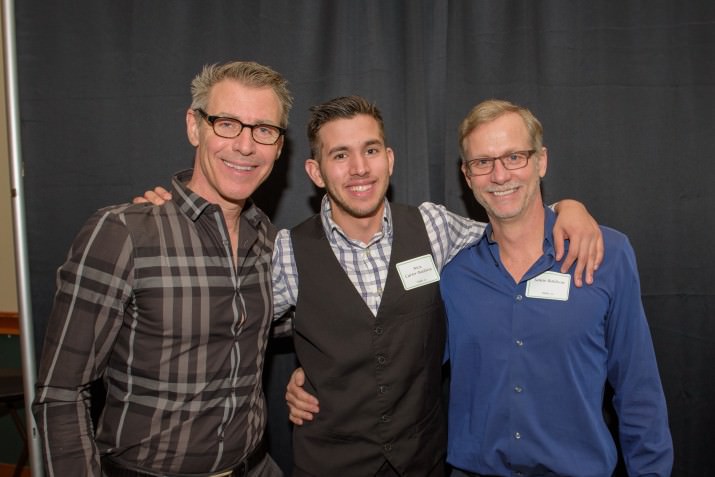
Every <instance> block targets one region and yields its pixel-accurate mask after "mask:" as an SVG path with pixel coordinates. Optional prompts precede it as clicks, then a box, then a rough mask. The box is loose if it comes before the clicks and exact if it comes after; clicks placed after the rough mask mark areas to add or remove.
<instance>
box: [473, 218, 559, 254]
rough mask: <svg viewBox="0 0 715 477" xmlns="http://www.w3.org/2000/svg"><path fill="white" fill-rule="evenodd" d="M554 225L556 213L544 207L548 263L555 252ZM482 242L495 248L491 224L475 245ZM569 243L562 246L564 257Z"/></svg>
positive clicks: (545, 251)
mask: <svg viewBox="0 0 715 477" xmlns="http://www.w3.org/2000/svg"><path fill="white" fill-rule="evenodd" d="M555 223H556V213H555V212H554V211H553V210H551V208H550V207H544V256H545V257H549V258H550V262H553V261H554V258H555V256H556V252H555V250H554V224H555ZM482 240H485V241H486V245H487V246H488V247H489V248H490V249H492V248H493V247H496V246H497V243H496V242H495V241H494V239H492V224H491V222H490V223H489V224H487V227H486V229H484V235H482V237H481V238H480V239H479V240H478V241H477V244H478V243H479V242H481V241H482ZM568 247H569V242H568V240H567V241H566V243H565V244H564V257H565V256H566V254H567V253H568Z"/></svg>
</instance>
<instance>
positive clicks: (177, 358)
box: [35, 171, 275, 476]
mask: <svg viewBox="0 0 715 477" xmlns="http://www.w3.org/2000/svg"><path fill="white" fill-rule="evenodd" d="M190 176H191V171H185V172H183V173H180V174H178V175H177V176H176V177H175V178H174V181H173V188H174V190H173V194H174V200H173V201H169V202H167V203H166V204H165V205H162V206H152V205H148V204H141V205H120V206H114V207H109V208H106V209H102V210H100V211H98V212H97V213H95V214H94V215H93V216H92V217H91V218H90V220H89V221H88V222H87V223H86V224H85V226H84V227H83V228H82V230H81V231H80V233H79V235H78V236H77V238H76V239H75V241H74V243H73V245H72V248H71V250H70V252H69V255H68V258H67V261H66V262H65V263H64V264H63V265H62V266H61V267H60V269H59V271H58V275H57V294H56V297H55V302H54V306H53V310H52V314H51V316H50V319H49V322H48V328H47V333H46V338H45V347H44V350H43V356H42V359H41V364H40V372H39V378H38V389H37V397H36V403H35V413H36V415H37V420H38V424H39V427H40V429H41V431H42V434H43V438H42V441H43V444H44V451H45V457H46V461H47V464H48V473H49V475H50V476H52V475H55V476H70V475H72V476H74V475H96V476H99V475H101V472H100V460H99V456H100V455H104V454H108V455H111V456H112V457H113V458H114V459H115V460H117V461H118V462H120V463H122V464H126V465H129V466H131V467H137V468H140V469H147V470H149V469H150V470H153V471H157V472H167V473H199V472H211V471H215V470H219V469H225V468H227V467H229V466H230V465H231V464H234V463H236V462H239V461H240V460H241V459H243V458H244V457H245V456H246V454H247V453H248V451H250V450H251V449H253V448H254V447H255V445H256V444H257V443H258V441H259V440H260V439H261V437H262V435H263V430H264V427H265V411H264V398H263V393H262V387H261V378H262V369H263V360H264V354H265V348H266V342H267V337H268V331H269V328H270V324H271V318H272V315H273V313H272V303H271V281H270V276H271V254H272V250H273V245H274V238H275V229H274V228H273V226H272V225H271V223H270V221H269V220H268V218H267V217H266V216H265V215H264V214H263V212H261V211H260V210H259V209H258V208H257V207H255V206H254V205H253V204H252V203H251V202H250V201H248V203H247V204H246V207H245V208H244V210H243V212H242V213H241V216H240V220H239V225H238V227H239V244H238V263H233V259H232V254H231V247H230V241H229V234H228V229H227V225H226V223H225V221H224V218H223V214H222V212H221V210H220V209H219V208H218V207H217V206H216V205H213V204H209V203H208V202H206V201H205V200H203V199H202V198H201V197H199V196H198V195H196V194H194V193H193V192H192V191H191V190H189V189H187V188H186V186H185V183H186V181H188V179H189V178H190ZM99 378H103V380H104V383H105V385H106V388H107V395H106V404H105V408H104V413H103V415H102V417H101V418H100V420H99V423H98V427H97V430H96V433H95V432H94V431H93V428H92V425H91V422H90V418H89V394H88V389H89V384H90V383H91V382H92V381H94V380H96V379H99Z"/></svg>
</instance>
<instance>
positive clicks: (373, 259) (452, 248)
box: [273, 196, 486, 318]
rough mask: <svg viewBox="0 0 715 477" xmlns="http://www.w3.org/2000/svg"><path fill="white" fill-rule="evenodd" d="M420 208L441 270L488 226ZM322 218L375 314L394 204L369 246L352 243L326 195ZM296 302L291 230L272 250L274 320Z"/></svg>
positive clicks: (387, 257)
mask: <svg viewBox="0 0 715 477" xmlns="http://www.w3.org/2000/svg"><path fill="white" fill-rule="evenodd" d="M418 208H419V211H420V213H421V214H422V219H423V220H424V222H425V228H426V229H427V236H428V237H429V239H430V244H431V246H432V254H433V256H434V261H435V265H436V267H437V270H439V271H441V270H442V267H443V266H444V265H445V264H446V263H447V262H448V261H450V260H451V259H452V258H453V257H454V256H455V255H456V254H457V253H458V252H459V251H460V250H462V249H463V248H465V247H466V246H468V245H470V244H472V243H474V242H476V241H477V240H478V239H479V238H480V237H481V236H482V234H483V233H484V228H485V227H486V224H484V223H481V222H475V221H474V220H471V219H467V218H465V217H462V216H460V215H457V214H454V213H452V212H449V211H448V210H447V209H446V208H445V207H444V206H442V205H437V204H433V203H431V202H424V203H423V204H422V205H420V206H419V207H418ZM320 216H321V218H322V221H323V227H324V229H325V235H326V236H327V238H328V241H329V242H330V247H331V248H332V249H333V253H335V257H336V258H337V259H338V262H340V265H341V266H342V267H343V270H345V273H347V275H348V277H349V278H350V281H351V282H352V283H353V285H355V289H356V290H357V291H358V292H359V293H360V296H362V299H363V300H364V301H365V303H366V304H367V306H368V307H369V308H370V310H372V313H373V315H376V314H377V310H378V308H379V307H380V300H381V299H382V290H383V289H384V286H385V280H386V279H387V269H388V266H389V264H390V254H391V253H392V237H393V233H392V213H391V212H390V203H389V202H388V201H387V200H385V216H384V219H383V227H382V229H381V230H380V231H379V232H378V233H376V234H375V235H374V236H373V237H372V240H370V242H369V243H363V242H360V241H357V240H352V239H350V238H349V237H347V235H345V233H344V232H343V230H342V229H341V228H340V227H339V226H338V225H337V224H336V223H335V222H334V221H333V219H332V218H331V210H330V201H329V200H328V197H327V196H325V197H323V201H322V205H321V212H320ZM297 301H298V270H297V269H296V264H295V257H294V256H293V243H292V241H291V238H290V231H289V230H286V229H283V230H281V231H279V232H278V236H277V237H276V243H275V248H274V250H273V309H274V316H275V317H276V318H278V317H280V316H282V315H283V314H284V313H285V312H287V311H288V310H289V309H290V308H291V307H292V306H294V305H295V304H296V302H297Z"/></svg>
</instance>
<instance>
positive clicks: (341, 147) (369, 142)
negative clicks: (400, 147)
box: [328, 139, 384, 155]
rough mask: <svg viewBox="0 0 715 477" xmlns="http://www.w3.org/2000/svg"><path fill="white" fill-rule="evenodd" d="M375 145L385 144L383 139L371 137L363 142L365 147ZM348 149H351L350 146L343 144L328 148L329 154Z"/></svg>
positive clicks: (362, 145)
mask: <svg viewBox="0 0 715 477" xmlns="http://www.w3.org/2000/svg"><path fill="white" fill-rule="evenodd" d="M374 145H379V146H384V143H383V141H382V140H381V139H369V140H367V141H365V142H364V143H362V144H361V147H363V148H365V147H368V146H374ZM348 149H350V148H349V147H348V146H345V145H342V144H341V145H339V146H335V147H334V148H332V149H330V150H328V155H331V154H335V153H336V152H341V151H347V150H348Z"/></svg>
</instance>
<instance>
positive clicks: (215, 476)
mask: <svg viewBox="0 0 715 477" xmlns="http://www.w3.org/2000/svg"><path fill="white" fill-rule="evenodd" d="M232 475H233V469H230V470H227V471H226V472H220V473H218V474H211V476H210V477H231V476H232Z"/></svg>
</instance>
